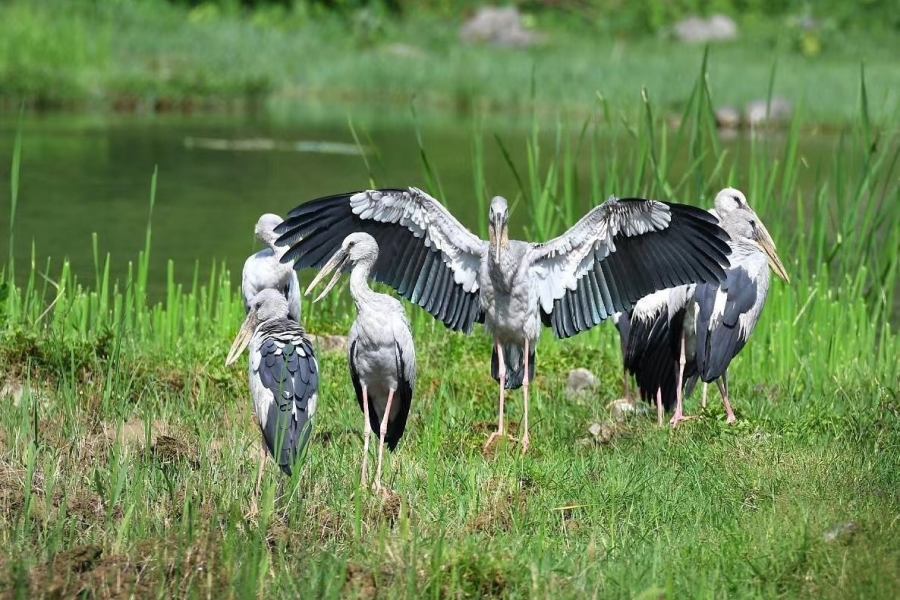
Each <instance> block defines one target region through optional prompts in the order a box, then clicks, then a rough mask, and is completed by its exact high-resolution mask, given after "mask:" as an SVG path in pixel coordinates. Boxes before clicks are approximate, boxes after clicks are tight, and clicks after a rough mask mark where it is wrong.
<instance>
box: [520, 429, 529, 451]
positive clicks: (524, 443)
mask: <svg viewBox="0 0 900 600" xmlns="http://www.w3.org/2000/svg"><path fill="white" fill-rule="evenodd" d="M521 443H522V454H525V453H526V452H528V449H529V448H530V447H531V438H530V437H529V436H528V433H527V432H526V433H525V435H523V436H522V441H521Z"/></svg>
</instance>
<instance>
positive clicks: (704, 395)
mask: <svg viewBox="0 0 900 600" xmlns="http://www.w3.org/2000/svg"><path fill="white" fill-rule="evenodd" d="M708 393H709V384H708V383H706V382H704V383H703V401H702V404H701V406H702V407H703V410H706V395H707V394H708Z"/></svg>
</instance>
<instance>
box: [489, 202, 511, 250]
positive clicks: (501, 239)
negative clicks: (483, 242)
mask: <svg viewBox="0 0 900 600" xmlns="http://www.w3.org/2000/svg"><path fill="white" fill-rule="evenodd" d="M508 223H509V205H508V204H507V203H506V198H504V197H503V196H494V198H493V199H492V200H491V210H490V213H489V221H488V227H489V229H490V239H491V251H492V252H493V254H494V257H495V258H497V259H499V258H500V250H501V249H502V248H506V247H507V246H508V245H509V226H508Z"/></svg>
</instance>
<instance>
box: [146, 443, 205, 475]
mask: <svg viewBox="0 0 900 600" xmlns="http://www.w3.org/2000/svg"><path fill="white" fill-rule="evenodd" d="M150 453H151V454H152V455H153V458H154V459H155V460H156V461H157V462H159V463H161V464H163V465H166V466H171V465H175V464H186V465H188V466H189V467H190V468H192V469H197V468H199V467H200V457H199V456H198V455H197V449H196V444H188V443H187V442H185V441H182V440H180V439H178V438H176V437H172V436H170V435H161V436H159V437H158V438H157V439H156V442H155V443H154V444H153V447H152V448H151V449H150Z"/></svg>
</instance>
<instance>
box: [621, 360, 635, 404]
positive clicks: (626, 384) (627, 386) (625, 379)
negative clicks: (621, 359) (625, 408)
mask: <svg viewBox="0 0 900 600" xmlns="http://www.w3.org/2000/svg"><path fill="white" fill-rule="evenodd" d="M622 388H623V389H624V392H625V396H623V397H624V398H625V400H627V401H628V402H629V403H633V402H634V401H633V400H632V398H631V376H630V375H629V374H628V368H627V367H625V368H623V369H622Z"/></svg>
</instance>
